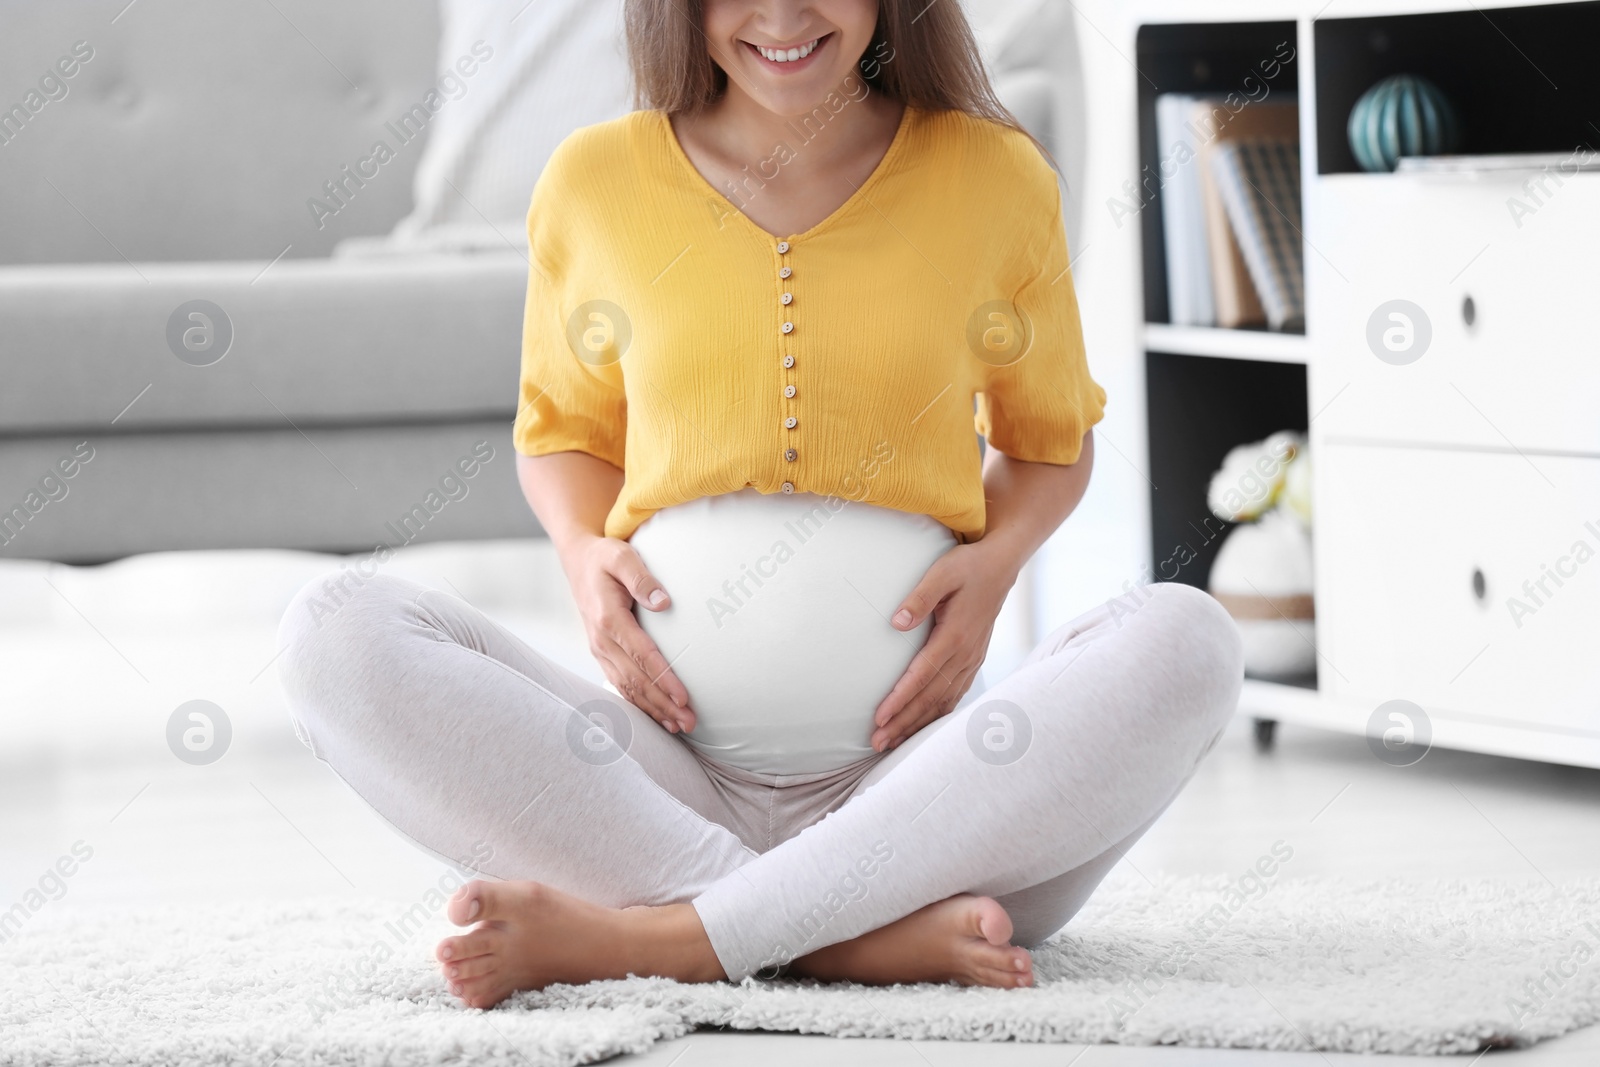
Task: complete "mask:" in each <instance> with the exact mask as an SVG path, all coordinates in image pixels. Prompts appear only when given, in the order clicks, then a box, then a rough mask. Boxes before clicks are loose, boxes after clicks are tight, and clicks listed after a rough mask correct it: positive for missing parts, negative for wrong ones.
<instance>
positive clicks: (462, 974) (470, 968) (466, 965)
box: [444, 956, 500, 982]
mask: <svg viewBox="0 0 1600 1067" xmlns="http://www.w3.org/2000/svg"><path fill="white" fill-rule="evenodd" d="M499 965H500V959H499V957H497V956H476V957H474V958H472V959H468V960H460V961H457V962H455V963H447V964H445V965H444V976H445V979H446V981H451V982H455V981H466V980H467V979H468V978H481V977H482V976H484V975H486V974H493V973H494V971H495V969H496V968H497V967H498V966H499Z"/></svg>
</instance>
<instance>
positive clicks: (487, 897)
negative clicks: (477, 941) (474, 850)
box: [448, 879, 549, 926]
mask: <svg viewBox="0 0 1600 1067" xmlns="http://www.w3.org/2000/svg"><path fill="white" fill-rule="evenodd" d="M548 892H549V890H548V889H546V888H545V887H544V886H542V885H540V884H539V883H537V882H485V881H483V880H482V879H474V880H473V881H470V882H468V883H467V884H466V885H464V886H462V887H461V888H460V889H458V890H456V894H455V896H453V897H451V898H450V906H449V908H448V911H449V914H450V921H451V922H453V923H455V924H456V925H457V926H467V925H469V924H471V923H475V922H498V921H501V920H505V919H513V918H515V917H516V916H517V915H518V914H519V913H522V912H525V911H526V910H527V909H528V908H530V907H537V906H539V902H540V901H541V899H543V898H542V894H545V893H548Z"/></svg>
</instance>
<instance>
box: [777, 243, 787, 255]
mask: <svg viewBox="0 0 1600 1067" xmlns="http://www.w3.org/2000/svg"><path fill="white" fill-rule="evenodd" d="M788 251H789V242H788V241H779V242H778V254H779V255H780V256H781V255H783V254H785V253H786V252H788Z"/></svg>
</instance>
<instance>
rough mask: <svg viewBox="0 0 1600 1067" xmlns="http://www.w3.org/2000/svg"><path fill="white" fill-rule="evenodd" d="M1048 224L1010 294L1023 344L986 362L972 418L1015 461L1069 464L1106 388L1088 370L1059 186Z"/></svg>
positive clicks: (1098, 411)
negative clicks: (1001, 359)
mask: <svg viewBox="0 0 1600 1067" xmlns="http://www.w3.org/2000/svg"><path fill="white" fill-rule="evenodd" d="M1046 225H1047V226H1048V230H1047V231H1046V234H1045V239H1044V241H1043V243H1042V244H1040V243H1037V242H1035V243H1034V245H1033V248H1034V249H1035V252H1034V255H1035V256H1036V257H1037V258H1038V260H1039V263H1038V266H1037V269H1036V270H1034V271H1033V272H1032V273H1031V275H1030V276H1029V278H1028V281H1027V282H1026V283H1024V284H1023V286H1022V287H1021V288H1020V289H1019V290H1018V291H1017V293H1016V294H1015V295H1014V296H1013V297H1012V300H1011V303H1012V306H1013V307H1014V308H1015V310H1016V312H1017V313H1018V317H1019V319H1021V320H1022V321H1024V322H1025V323H1026V329H1027V330H1028V331H1029V332H1030V334H1031V337H1030V340H1029V341H1028V346H1027V348H1026V349H1025V350H1024V352H1023V354H1022V356H1021V357H1019V358H1018V359H1017V360H1016V361H1015V362H1012V363H1008V364H1006V365H1004V366H993V365H991V366H987V367H986V368H985V370H984V377H983V386H982V391H981V392H980V393H979V394H978V403H977V410H976V413H975V415H974V424H975V425H976V427H977V430H978V432H979V433H980V434H982V435H983V436H984V438H985V439H986V440H987V441H988V442H989V446H990V447H991V448H996V449H999V450H1000V451H1001V452H1003V453H1004V454H1006V455H1008V456H1010V457H1011V458H1013V459H1020V460H1024V461H1028V462H1035V463H1057V464H1071V463H1076V462H1077V461H1078V454H1079V452H1080V451H1082V448H1083V437H1084V434H1086V433H1088V432H1089V429H1090V427H1092V426H1093V425H1094V424H1095V423H1097V422H1099V421H1100V419H1101V417H1102V416H1103V415H1104V413H1105V402H1106V392H1105V390H1104V389H1102V388H1101V387H1100V386H1099V384H1098V383H1096V382H1095V380H1094V379H1093V378H1091V377H1090V376H1089V363H1088V359H1087V357H1086V356H1085V353H1084V346H1083V326H1082V323H1081V322H1080V321H1079V318H1078V297H1077V293H1076V291H1075V290H1074V289H1073V285H1072V271H1071V268H1070V266H1069V263H1070V260H1069V259H1068V256H1067V234H1066V229H1065V227H1064V226H1063V224H1062V219H1061V196H1060V191H1059V190H1057V192H1056V196H1055V212H1054V214H1053V216H1052V217H1051V218H1050V219H1049V221H1048V222H1047V223H1046Z"/></svg>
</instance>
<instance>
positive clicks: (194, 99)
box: [0, 0, 509, 263]
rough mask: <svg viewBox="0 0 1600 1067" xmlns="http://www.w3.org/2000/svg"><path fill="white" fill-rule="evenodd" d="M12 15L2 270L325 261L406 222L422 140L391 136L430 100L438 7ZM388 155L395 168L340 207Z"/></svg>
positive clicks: (95, 2)
mask: <svg viewBox="0 0 1600 1067" xmlns="http://www.w3.org/2000/svg"><path fill="white" fill-rule="evenodd" d="M3 10H4V14H3V16H0V71H4V72H5V73H6V77H5V78H4V80H3V84H0V189H3V190H4V195H0V263H89V262H117V263H121V262H123V261H124V259H128V260H132V261H134V262H147V261H157V260H160V261H184V260H219V259H252V258H259V260H260V262H261V263H266V262H267V261H268V260H271V259H272V258H274V257H275V256H278V255H280V254H283V255H285V257H286V258H289V259H293V258H297V257H302V256H318V255H326V254H327V253H328V252H329V250H330V249H332V248H333V246H334V245H335V244H336V243H337V242H338V241H340V240H342V239H343V238H346V237H349V236H352V235H355V234H362V233H384V232H387V231H388V230H390V229H392V228H393V226H394V224H395V223H396V222H397V221H398V220H399V219H400V218H401V217H402V216H403V215H404V214H405V213H406V212H407V211H408V210H409V209H410V207H411V175H412V171H413V168H415V166H416V165H417V161H418V160H419V159H420V158H421V155H422V151H423V148H424V145H425V144H426V142H427V136H426V134H427V130H426V129H425V128H424V129H423V131H422V132H423V134H424V136H421V137H412V138H411V139H410V140H409V141H407V142H405V143H402V142H401V141H400V139H399V138H398V137H397V136H396V135H395V134H394V133H391V132H390V131H389V126H390V125H391V124H394V123H397V122H403V121H404V119H405V116H407V115H410V114H413V108H414V107H415V106H416V105H417V104H418V103H419V102H420V101H422V100H423V99H424V98H425V96H426V94H427V93H428V92H429V90H430V89H432V88H433V87H434V73H433V62H434V57H435V54H436V53H437V50H438V43H439V42H438V32H439V31H438V17H437V13H436V11H435V8H434V6H433V4H432V3H431V2H430V0H340V2H339V3H337V4H329V3H324V2H322V0H272V2H271V3H254V2H252V3H218V2H216V0H161V2H159V3H149V2H147V3H136V4H128V5H127V6H126V7H124V6H123V3H114V4H112V5H110V7H109V8H108V6H107V4H105V3H103V2H100V0H50V2H49V3H28V2H23V0H14V2H10V3H6V4H4V7H3ZM507 17H508V18H509V15H508V16H507ZM85 57H87V58H85ZM58 64H60V65H59V66H58ZM65 70H71V71H72V74H71V75H70V76H67V75H65V74H64V73H63V72H64V71H65ZM449 106H451V105H446V107H445V110H448V107H449ZM19 108H20V113H19V111H18V109H19ZM434 121H436V119H435V120H434ZM429 125H431V122H430V123H429ZM380 140H382V141H386V142H387V143H388V144H389V145H390V146H391V149H392V151H393V157H392V158H391V159H390V160H389V161H388V162H386V163H384V164H383V165H382V166H381V167H380V168H378V169H377V170H375V171H374V172H373V176H372V178H371V179H370V180H366V181H365V183H364V184H363V185H361V186H356V185H355V184H354V183H353V182H349V183H347V184H346V186H345V188H346V189H347V194H346V195H344V196H343V197H341V199H342V200H343V204H342V205H340V204H338V203H336V202H334V201H332V200H330V199H329V197H328V194H327V192H326V189H325V183H328V182H334V181H343V180H346V179H344V168H345V167H350V168H352V170H354V169H356V168H359V167H360V166H361V164H362V161H363V160H364V159H369V158H371V156H372V154H373V146H374V145H375V144H376V143H377V142H378V141H380ZM313 200H323V201H325V202H328V203H333V204H334V206H337V207H338V208H339V210H338V211H337V213H335V214H333V215H320V217H319V215H318V214H317V213H315V212H314V211H313V210H312V208H311V207H310V206H309V205H310V202H311V201H313Z"/></svg>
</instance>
